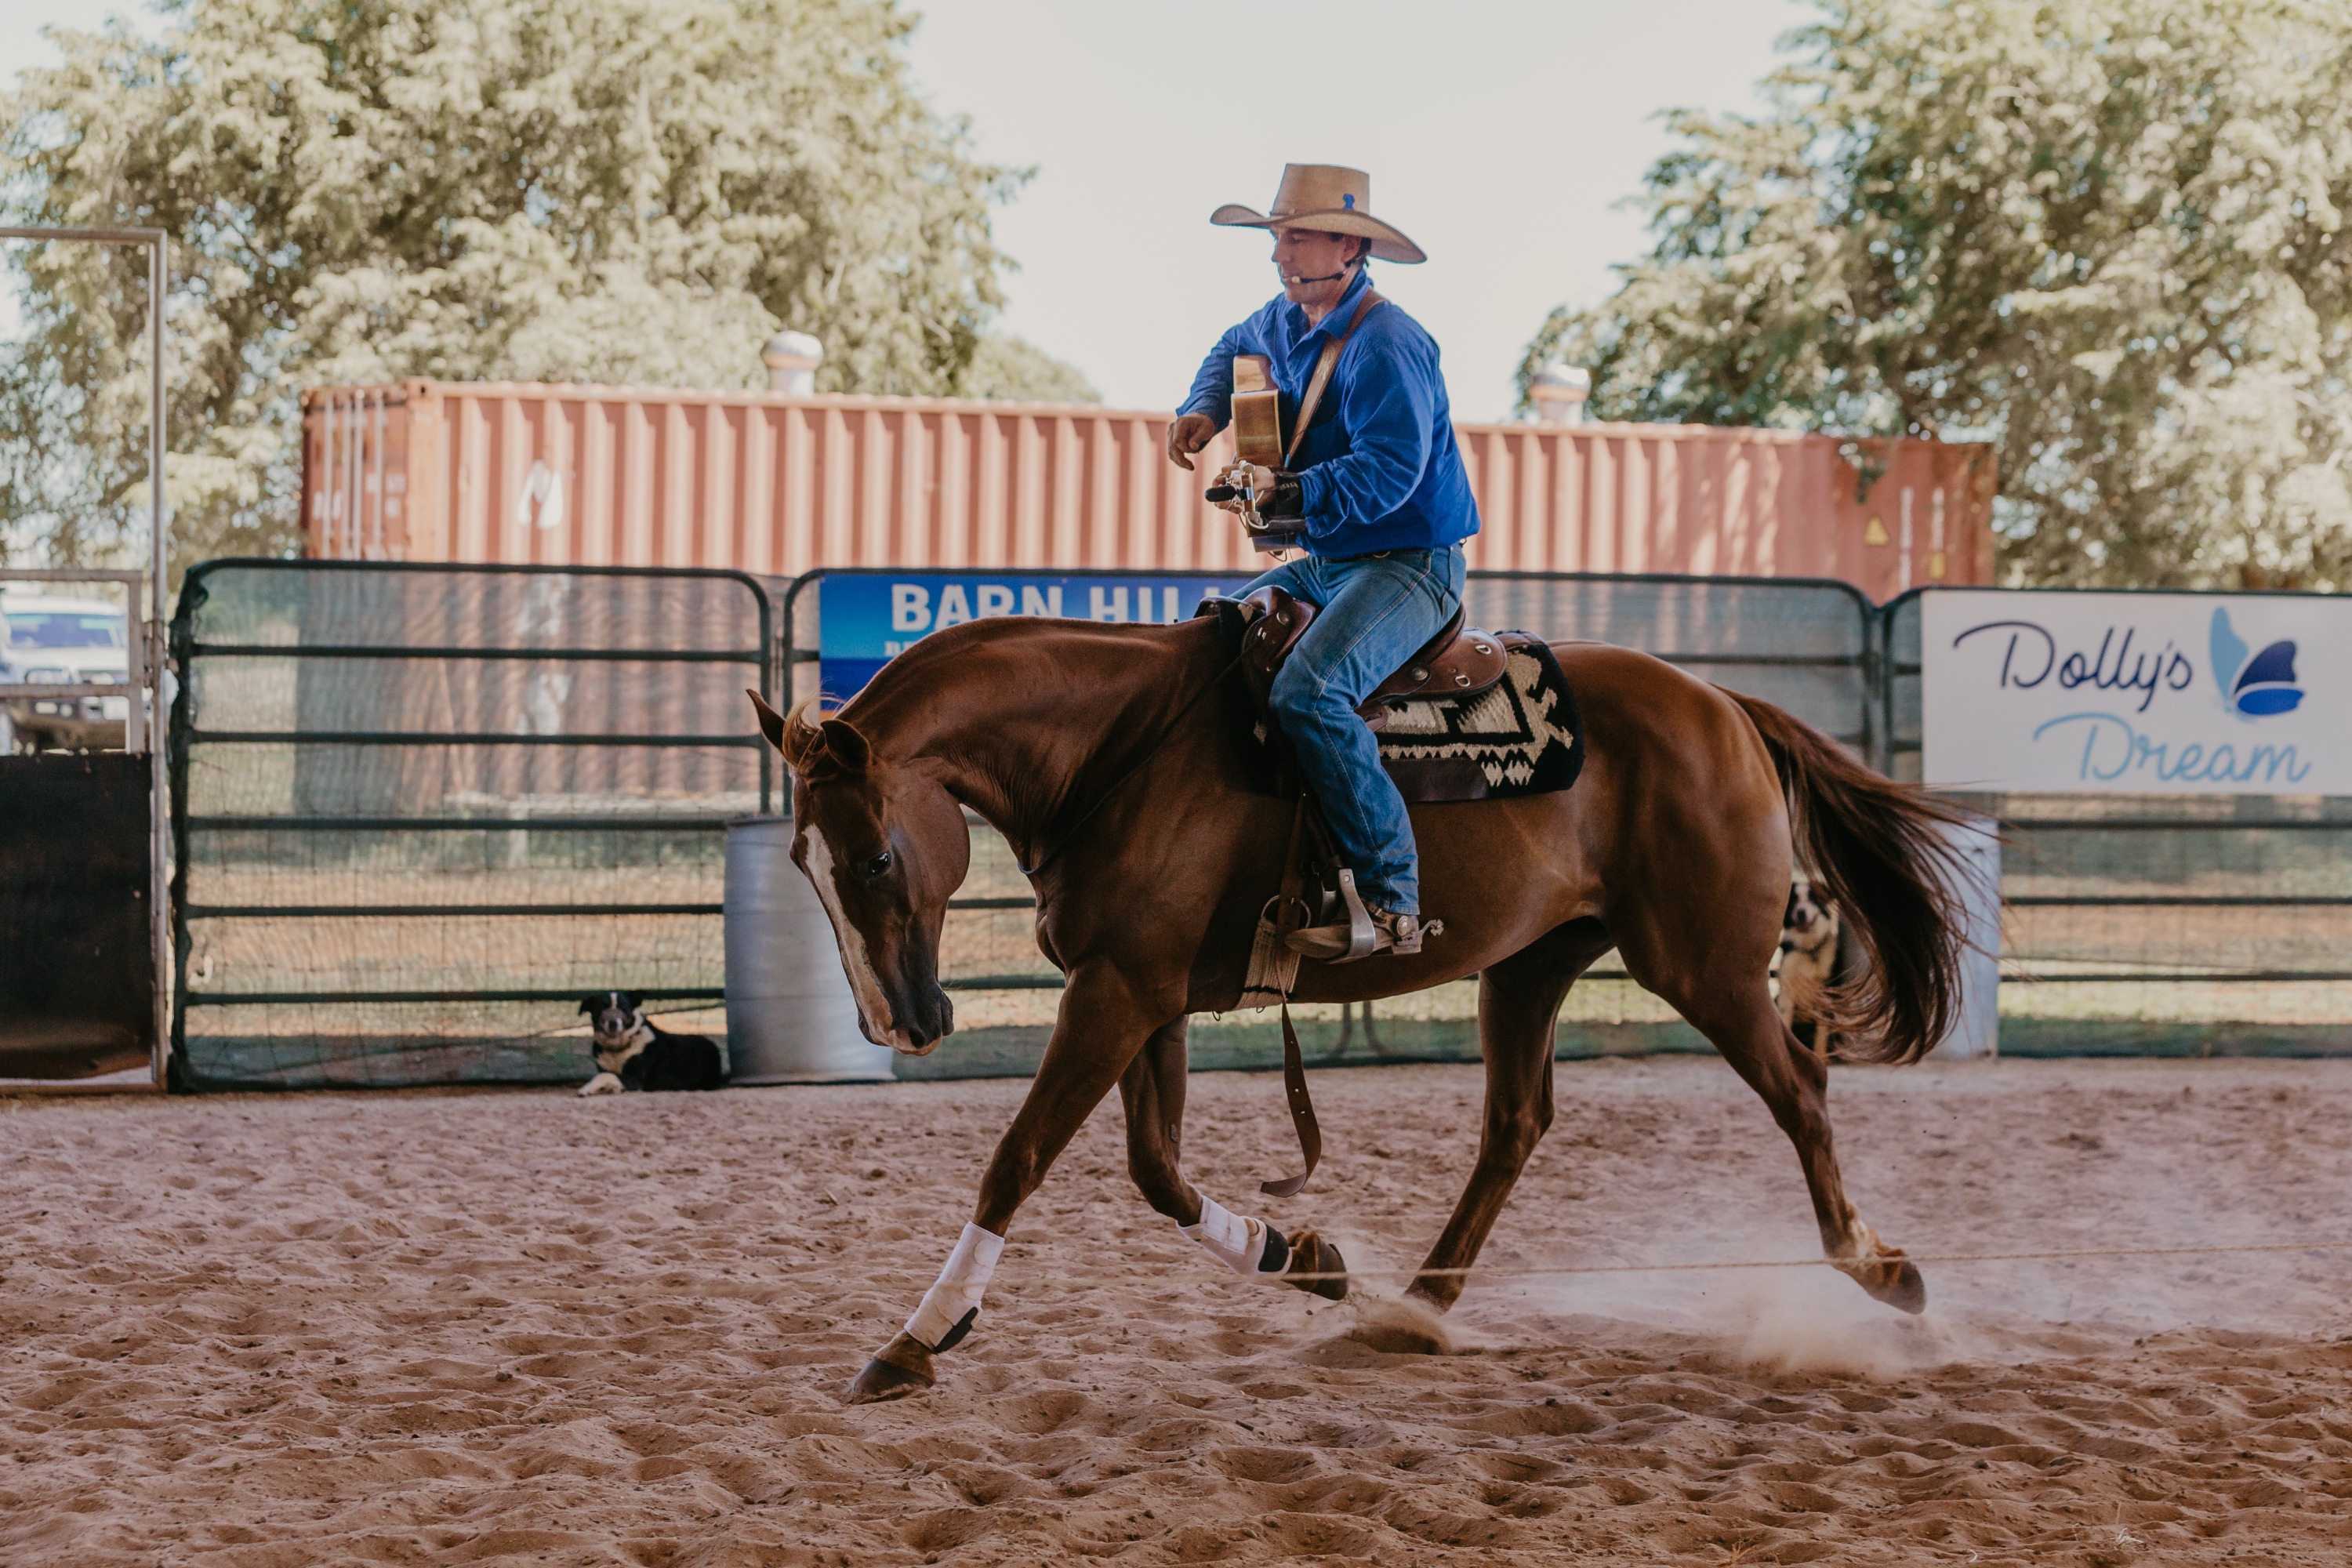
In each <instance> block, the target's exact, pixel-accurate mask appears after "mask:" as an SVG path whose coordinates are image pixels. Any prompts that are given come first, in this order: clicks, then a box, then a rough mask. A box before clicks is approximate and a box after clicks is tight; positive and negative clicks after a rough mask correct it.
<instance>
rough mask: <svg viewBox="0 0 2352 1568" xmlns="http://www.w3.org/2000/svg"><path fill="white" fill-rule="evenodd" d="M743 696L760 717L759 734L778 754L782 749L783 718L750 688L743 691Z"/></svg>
mask: <svg viewBox="0 0 2352 1568" xmlns="http://www.w3.org/2000/svg"><path fill="white" fill-rule="evenodd" d="M743 695H744V696H746V697H748V698H750V699H751V710H752V711H753V712H755V713H757V714H759V716H760V733H761V734H762V735H765V736H767V737H768V744H770V745H772V746H773V747H775V748H776V750H778V751H780V752H781V751H782V750H783V749H784V716H783V715H782V714H781V713H779V712H777V711H776V710H774V709H772V708H771V707H769V706H768V700H767V699H766V698H764V697H762V696H761V695H760V694H759V693H758V692H756V691H754V690H752V689H751V688H750V687H748V686H747V687H745V688H744V689H743Z"/></svg>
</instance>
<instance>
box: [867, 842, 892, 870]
mask: <svg viewBox="0 0 2352 1568" xmlns="http://www.w3.org/2000/svg"><path fill="white" fill-rule="evenodd" d="M889 868H890V851H888V850H887V849H885V850H884V851H882V853H881V854H879V855H877V856H876V857H874V858H873V859H871V860H868V861H867V862H866V875H867V876H868V877H878V876H880V875H881V874H882V873H883V872H885V871H887V870H888V869H889Z"/></svg>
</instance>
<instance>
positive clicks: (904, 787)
mask: <svg viewBox="0 0 2352 1568" xmlns="http://www.w3.org/2000/svg"><path fill="white" fill-rule="evenodd" d="M751 702H752V705H753V706H754V707H755V708H757V709H758V710H759V714H760V728H761V731H762V732H763V733H765V734H766V736H767V737H768V740H769V742H770V743H772V745H774V746H775V748H776V749H777V751H779V752H782V753H783V758H784V763H785V764H786V765H787V766H788V767H790V768H791V769H792V773H793V827H794V832H793V863H794V864H795V865H797V866H799V867H800V868H801V870H802V872H803V874H805V875H806V876H807V878H808V879H809V881H810V882H811V883H812V884H813V885H814V887H815V889H816V894H817V897H818V899H819V900H822V901H823V902H824V912H825V915H826V916H827V918H829V919H830V920H831V921H833V934H834V940H835V942H837V943H838V944H839V945H840V948H841V966H842V968H843V970H844V971H845V973H847V974H848V976H849V988H850V991H851V992H852V994H855V995H856V998H857V1021H858V1027H859V1028H860V1029H862V1030H863V1031H864V1032H865V1035H866V1038H867V1039H869V1040H871V1041H873V1042H874V1043H875V1044H876V1045H877V1046H887V1047H890V1048H891V1049H892V1050H894V1051H898V1052H902V1053H904V1054H905V1055H908V1056H915V1057H919V1056H928V1055H929V1054H930V1052H932V1051H933V1050H935V1049H937V1048H938V1047H939V1043H940V1040H942V1039H944V1038H946V1037H947V1036H948V1035H950V1034H951V1033H952V1032H953V1031H954V1029H955V1010H954V1008H953V1006H952V1005H950V1003H949V1001H948V996H947V993H946V992H945V991H943V990H941V989H940V979H939V959H940V926H941V924H942V923H943V922H944V921H945V920H946V918H947V908H948V899H949V897H950V895H952V894H953V893H954V891H955V890H956V889H957V888H958V887H959V886H961V884H962V882H963V877H964V872H965V871H966V870H967V869H968V868H970V866H971V834H970V832H969V831H968V830H967V829H966V827H965V826H964V820H963V808H962V806H961V805H958V804H957V803H956V800H955V798H954V797H953V796H952V795H949V793H948V792H947V790H946V788H945V787H944V786H943V785H942V784H940V782H939V781H938V780H937V779H936V778H934V777H931V776H930V775H929V773H926V772H925V771H924V770H922V769H920V768H916V767H908V766H906V765H904V764H900V763H891V762H888V761H886V760H885V759H883V758H881V757H879V756H877V755H876V754H875V752H874V748H873V745H872V744H871V742H868V741H867V739H866V736H865V735H864V734H863V733H862V732H861V731H859V730H858V729H857V728H856V726H855V725H853V724H851V723H850V722H849V721H846V720H844V719H838V718H825V717H824V716H823V715H822V713H821V711H819V710H818V704H817V703H816V701H815V700H811V701H809V702H805V703H803V704H802V705H801V706H800V707H799V708H796V709H794V710H793V713H792V715H791V716H790V717H789V718H788V717H786V716H785V715H783V714H781V713H779V712H777V711H776V710H774V709H772V708H771V707H769V706H768V705H767V703H765V702H763V701H761V699H760V697H759V694H758V693H756V692H754V693H751ZM813 713H814V714H815V715H816V716H815V717H814V718H812V717H811V715H812V714H813Z"/></svg>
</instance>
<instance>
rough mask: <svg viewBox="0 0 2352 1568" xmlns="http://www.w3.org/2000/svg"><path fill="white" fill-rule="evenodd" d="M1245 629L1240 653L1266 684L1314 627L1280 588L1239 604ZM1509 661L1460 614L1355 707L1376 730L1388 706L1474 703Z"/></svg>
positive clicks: (1309, 610) (1497, 641) (1306, 610)
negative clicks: (1465, 699) (1415, 702)
mask: <svg viewBox="0 0 2352 1568" xmlns="http://www.w3.org/2000/svg"><path fill="white" fill-rule="evenodd" d="M1241 610H1242V615H1243V616H1244V620H1245V622H1246V627H1247V629H1245V630H1244V632H1243V633H1242V648H1243V651H1244V653H1245V654H1246V655H1247V656H1248V659H1249V667H1250V669H1251V671H1252V672H1253V673H1254V674H1255V676H1256V677H1257V679H1258V680H1259V681H1260V682H1264V683H1267V684H1270V683H1271V682H1272V681H1273V679H1274V677H1275V672H1276V671H1277V670H1279V669H1280V668H1282V666H1283V662H1284V661H1285V660H1286V659H1287V658H1289V657H1290V650H1291V649H1293V648H1295V647H1297V646H1298V639H1299V638H1300V637H1303V636H1305V635H1306V632H1307V626H1309V625H1311V624H1312V623H1313V622H1314V619H1315V616H1316V607H1315V606H1314V605H1310V604H1308V603H1307V601H1306V600H1304V599H1296V598H1293V597H1291V596H1290V595H1288V594H1286V593H1285V592H1283V591H1282V590H1281V589H1280V588H1274V587H1265V588H1260V589H1259V590H1258V591H1257V592H1256V593H1255V594H1252V595H1249V597H1247V598H1246V599H1244V600H1242V601H1241ZM1508 661H1509V656H1508V654H1507V652H1506V651H1505V649H1504V647H1503V639H1502V638H1500V637H1496V635H1495V634H1494V633H1492V632H1486V631H1480V630H1479V629H1477V628H1476V627H1475V626H1464V625H1463V624H1462V612H1461V611H1460V610H1456V611H1454V618H1453V619H1452V620H1450V621H1448V622H1446V623H1445V625H1444V627H1442V628H1441V629H1440V630H1439V632H1438V634H1437V635H1436V636H1435V637H1432V638H1430V639H1429V641H1428V642H1427V643H1426V644H1425V645H1423V647H1422V649H1421V651H1420V652H1418V653H1416V654H1414V655H1413V656H1412V658H1409V659H1407V660H1406V661H1405V662H1404V665H1403V667H1402V668H1400V669H1398V670H1396V671H1395V672H1394V673H1393V674H1391V676H1390V677H1389V678H1388V679H1386V680H1383V681H1381V683H1380V685H1379V686H1377V687H1375V688H1374V689H1373V690H1372V694H1371V695H1370V697H1367V698H1366V699H1364V700H1363V701H1362V702H1361V703H1360V704H1359V705H1358V706H1357V709H1356V712H1357V713H1358V715H1360V717H1361V718H1362V719H1363V721H1364V722H1365V723H1367V724H1369V725H1370V726H1371V727H1372V728H1373V729H1375V730H1378V729H1379V728H1381V725H1383V724H1385V723H1387V722H1388V719H1389V713H1390V711H1391V710H1390V707H1389V704H1390V703H1391V702H1402V701H1411V700H1414V699H1430V698H1439V697H1475V696H1476V695H1477V694H1478V693H1480V692H1481V691H1484V690H1486V689H1487V688H1488V687H1490V686H1493V685H1494V684H1495V683H1496V681H1498V680H1500V679H1503V671H1504V669H1505V668H1506V667H1507V664H1508Z"/></svg>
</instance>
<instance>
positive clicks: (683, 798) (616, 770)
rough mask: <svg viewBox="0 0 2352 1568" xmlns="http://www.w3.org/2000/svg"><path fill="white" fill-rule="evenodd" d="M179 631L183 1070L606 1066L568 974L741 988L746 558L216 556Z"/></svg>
mask: <svg viewBox="0 0 2352 1568" xmlns="http://www.w3.org/2000/svg"><path fill="white" fill-rule="evenodd" d="M772 647H773V635H772V620H771V616H770V611H769V605H768V600H767V596H766V595H765V594H764V593H763V592H762V591H761V587H760V585H759V584H758V583H757V582H756V581H754V580H753V579H751V578H750V577H748V576H746V575H744V574H740V573H730V572H706V571H667V572H665V571H653V570H615V569H602V568H587V567H572V568H552V569H543V570H542V569H537V568H514V567H495V566H492V567H483V566H439V565H436V566H422V565H392V564H382V563H356V562H285V561H222V562H210V563H205V564H204V565H202V566H199V567H197V568H195V569H194V571H192V572H191V573H190V574H189V578H188V582H187V585H186V587H185V588H184V590H183V592H182V595H181V598H180V605H179V613H178V615H177V616H176V617H175V618H174V620H173V651H174V654H175V656H176V657H177V658H178V659H179V661H180V667H181V668H182V669H183V670H184V672H185V679H184V684H183V687H182V691H181V696H180V700H179V702H178V703H177V705H176V706H175V707H174V710H173V714H172V725H171V758H172V765H173V770H174V775H175V778H176V780H177V785H178V787H177V788H176V789H175V790H174V792H173V796H174V801H175V805H176V807H177V810H176V815H175V818H174V822H173V834H174V840H175V842H176V843H177V845H178V846H179V848H180V854H179V857H178V864H177V867H176V870H175V879H174V886H173V893H174V898H173V907H174V922H173V933H174V949H175V963H176V970H177V973H178V976H179V982H180V999H181V1005H180V1007H179V1009H178V1013H177V1017H176V1020H175V1028H174V1055H173V1062H174V1068H175V1072H176V1078H177V1081H178V1083H179V1084H180V1085H181V1086H182V1087H227V1086H236V1087H257V1086H276V1087H290V1086H296V1085H308V1084H323V1083H409V1082H426V1081H439V1082H446V1081H515V1080H523V1081H551V1080H565V1079H584V1078H585V1077H586V1076H587V1073H588V1072H589V1071H590V1070H593V1069H591V1068H589V1066H588V1062H587V1055H586V1051H585V1047H584V1043H583V1040H582V1039H580V1038H577V1037H574V1038H562V1037H555V1038H551V1034H554V1033H555V1032H557V1031H561V1030H562V1029H563V1027H564V1026H565V1025H566V1024H567V1023H569V1024H570V1025H572V1026H574V1031H573V1032H574V1033H575V1035H576V1033H577V1025H578V1018H577V1014H576V1012H568V1011H567V1009H566V1006H565V1005H566V1004H569V1005H571V1006H572V1008H576V1006H577V1004H578V1003H579V1002H580V1001H581V999H582V998H583V997H584V996H585V995H586V994H588V993H590V992H593V991H599V990H606V989H612V988H614V987H619V988H623V989H628V990H634V991H635V992H636V993H637V994H639V995H640V996H642V997H644V998H645V999H646V1001H648V1002H650V1003H656V1004H659V1003H683V1004H700V1005H704V1006H709V1005H715V1004H717V1003H718V1002H719V1001H720V1000H721V999H722V998H723V997H724V994H725V990H724V976H723V973H721V963H720V961H719V953H720V952H722V951H723V950H722V945H721V943H720V942H719V920H720V916H721V914H722V911H723V903H722V899H721V892H722V881H721V875H722V869H721V868H722V865H723V859H722V855H721V848H722V843H723V834H724V830H725V826H726V824H727V822H728V820H729V819H730V817H732V816H740V815H742V814H744V813H747V812H752V811H766V810H769V809H771V808H772V806H773V805H774V803H775V785H776V783H777V766H778V764H777V760H776V758H775V757H774V754H773V752H772V749H771V748H770V747H769V746H768V745H767V743H766V741H765V739H764V738H763V737H761V735H760V734H759V732H758V731H757V729H756V728H755V727H754V726H753V725H752V723H751V714H750V710H749V707H748V704H746V703H745V701H744V700H743V697H742V690H743V688H745V687H747V686H750V687H755V688H757V689H759V690H761V692H762V693H763V694H765V693H771V692H772V691H773V689H774V688H773V687H772V684H771V683H770V680H769V677H768V672H769V669H770V668H771V650H772Z"/></svg>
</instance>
